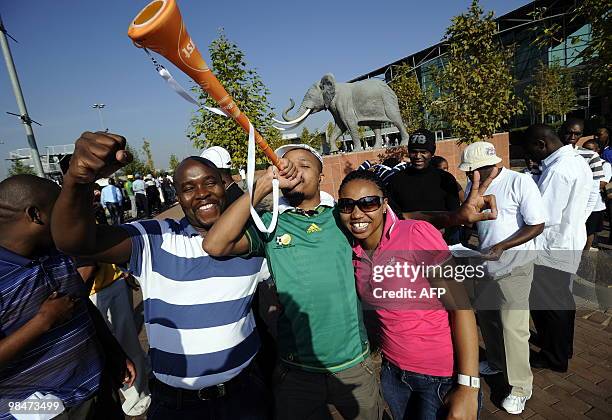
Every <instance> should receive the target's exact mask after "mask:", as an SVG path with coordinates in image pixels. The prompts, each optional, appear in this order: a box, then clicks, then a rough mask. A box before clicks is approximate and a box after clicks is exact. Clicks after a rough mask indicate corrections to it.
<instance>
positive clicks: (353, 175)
mask: <svg viewBox="0 0 612 420" xmlns="http://www.w3.org/2000/svg"><path fill="white" fill-rule="evenodd" d="M357 179H358V180H363V181H369V182H371V183H373V184H375V185H376V186H377V187H378V189H379V190H380V191H381V192H382V194H383V196H384V197H386V196H387V188H386V187H385V184H384V183H383V181H382V179H380V177H379V176H378V175H376V174H375V173H374V172H372V171H368V170H363V169H358V170H355V171H351V172H349V173H348V174H347V175H346V176H345V177H344V179H343V180H342V183H341V184H340V188H338V193H341V192H342V190H343V189H344V188H345V187H346V185H347V184H348V183H349V182H351V181H355V180H357Z"/></svg>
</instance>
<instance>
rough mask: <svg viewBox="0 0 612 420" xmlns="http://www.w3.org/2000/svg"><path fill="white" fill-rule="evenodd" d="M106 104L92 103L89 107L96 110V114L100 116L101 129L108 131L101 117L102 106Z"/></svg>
mask: <svg viewBox="0 0 612 420" xmlns="http://www.w3.org/2000/svg"><path fill="white" fill-rule="evenodd" d="M105 106H106V105H104V104H93V105H92V106H91V107H92V108H94V109H97V110H98V115H99V116H100V127H102V131H108V129H107V128H105V127H104V119H103V118H102V108H104V107H105Z"/></svg>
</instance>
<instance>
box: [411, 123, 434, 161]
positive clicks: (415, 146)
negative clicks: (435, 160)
mask: <svg viewBox="0 0 612 420" xmlns="http://www.w3.org/2000/svg"><path fill="white" fill-rule="evenodd" d="M410 149H412V150H427V151H428V152H430V153H431V154H432V155H433V154H434V153H436V137H435V136H434V133H432V132H431V131H429V130H426V129H424V128H423V129H419V130H417V131H415V132H414V133H412V134H410V138H409V139H408V150H410Z"/></svg>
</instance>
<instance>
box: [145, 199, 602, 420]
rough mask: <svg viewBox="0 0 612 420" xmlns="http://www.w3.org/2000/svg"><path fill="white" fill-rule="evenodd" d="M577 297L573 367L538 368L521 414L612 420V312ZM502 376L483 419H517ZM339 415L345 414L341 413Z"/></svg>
mask: <svg viewBox="0 0 612 420" xmlns="http://www.w3.org/2000/svg"><path fill="white" fill-rule="evenodd" d="M182 216H183V215H182V211H181V209H180V208H179V207H178V206H175V207H173V208H171V209H169V210H167V211H166V212H164V213H162V214H160V215H159V216H157V217H158V218H165V217H170V218H177V219H178V218H181V217H182ZM605 236H607V235H605ZM578 300H579V301H578V302H577V306H578V311H577V316H576V332H575V341H574V352H575V354H574V357H573V359H572V360H571V361H570V366H569V370H568V372H567V373H556V372H552V371H549V370H543V369H536V370H534V390H533V397H532V398H531V400H529V402H528V403H527V408H526V409H525V411H524V412H523V414H522V415H521V416H520V417H521V418H524V419H527V418H529V419H532V420H539V419H601V420H610V419H612V351H611V350H612V322H611V321H612V310H607V311H604V310H600V309H598V308H597V305H595V304H594V303H593V302H589V301H587V300H582V299H578ZM141 302H142V298H141V296H140V293H135V296H134V304H135V306H136V313H137V315H136V316H137V318H138V320H139V326H141V325H142V303H141ZM140 340H141V343H142V345H143V348H145V349H148V343H147V339H146V335H145V332H144V329H141V334H140ZM481 345H482V343H481ZM535 348H537V347H534V349H535ZM501 380H502V378H501V376H497V377H493V378H491V377H489V378H487V379H486V380H485V381H483V391H484V405H483V410H482V413H481V419H484V420H486V419H499V418H508V419H510V418H516V416H511V415H509V414H507V413H506V412H505V411H504V410H503V409H500V408H499V406H498V404H499V397H498V396H496V395H495V394H496V392H495V390H497V389H500V382H501ZM492 389H493V390H494V392H493V395H492ZM334 418H338V419H340V418H341V417H339V416H337V415H336V416H334Z"/></svg>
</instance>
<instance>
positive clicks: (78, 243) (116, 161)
mask: <svg viewBox="0 0 612 420" xmlns="http://www.w3.org/2000/svg"><path fill="white" fill-rule="evenodd" d="M125 145H126V141H125V138H123V137H121V136H118V135H115V134H110V133H103V132H97V133H91V132H88V131H86V132H85V133H83V134H81V137H80V138H79V139H78V140H77V141H76V144H75V149H74V154H73V155H72V158H71V159H70V167H69V168H68V172H67V173H66V175H65V176H64V184H63V186H62V191H61V193H60V195H59V197H58V199H57V201H56V203H55V206H54V208H53V213H52V216H51V233H52V235H53V240H54V242H55V244H56V246H57V248H58V249H60V250H61V251H63V252H65V253H67V254H70V255H76V256H87V257H89V258H91V259H94V260H96V261H103V262H108V263H115V264H124V263H126V262H128V261H129V259H130V254H131V252H132V244H131V240H130V238H129V236H128V234H127V232H126V231H125V230H123V229H122V228H120V227H117V226H105V225H97V224H96V220H95V216H94V211H93V201H92V197H93V183H94V181H95V180H96V179H99V178H104V177H107V176H110V175H111V174H113V173H114V172H115V171H117V169H119V168H121V167H122V166H123V165H125V164H127V163H129V162H130V161H131V159H132V157H131V156H130V154H129V153H128V152H127V151H126V150H125Z"/></svg>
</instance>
